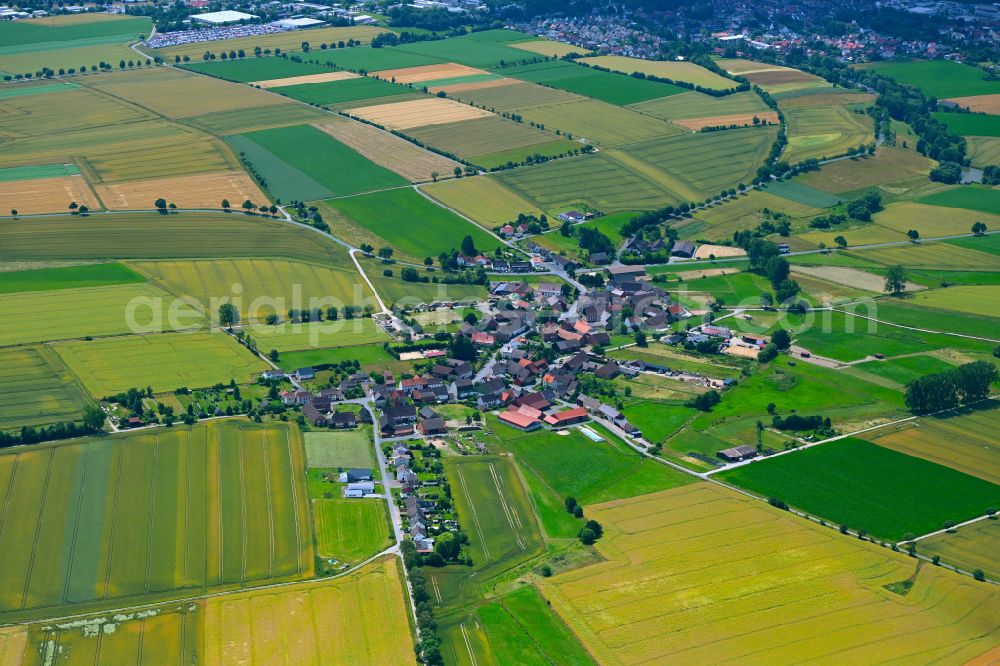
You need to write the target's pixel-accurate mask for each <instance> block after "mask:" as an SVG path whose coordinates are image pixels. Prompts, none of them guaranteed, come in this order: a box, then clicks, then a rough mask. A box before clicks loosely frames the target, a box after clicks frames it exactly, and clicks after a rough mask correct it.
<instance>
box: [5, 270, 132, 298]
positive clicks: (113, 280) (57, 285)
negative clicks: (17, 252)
mask: <svg viewBox="0 0 1000 666" xmlns="http://www.w3.org/2000/svg"><path fill="white" fill-rule="evenodd" d="M145 281H146V278H144V277H143V276H142V275H139V274H138V273H136V272H135V271H133V270H132V269H131V268H128V267H127V266H124V265H122V264H88V265H85V266H66V267H64V268H40V269H37V270H28V271H9V272H5V273H0V294H12V293H14V292H17V291H55V290H56V289H73V288H78V287H103V286H105V285H109V284H132V283H136V282H145Z"/></svg>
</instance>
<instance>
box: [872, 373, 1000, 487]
mask: <svg viewBox="0 0 1000 666" xmlns="http://www.w3.org/2000/svg"><path fill="white" fill-rule="evenodd" d="M925 372H926V371H925ZM998 427H1000V404H998V403H997V401H996V400H989V401H987V402H985V403H980V404H978V405H974V406H972V407H965V408H962V409H960V410H956V411H954V412H948V413H945V414H942V415H940V416H925V417H922V418H920V419H918V420H916V421H913V422H909V423H906V424H903V425H900V426H896V427H888V428H885V429H882V430H876V431H875V432H873V433H872V434H870V435H868V437H869V438H870V439H871V440H872V441H873V442H875V443H876V444H878V445H879V446H884V447H887V448H890V449H892V450H894V451H899V452H900V453H905V454H907V455H911V456H917V457H918V458H924V459H926V460H930V461H931V462H935V463H938V464H939V465H945V466H947V467H951V468H953V469H956V470H958V471H960V472H964V473H965V474H969V475H971V476H978V477H979V478H981V479H985V480H986V481H990V482H992V483H995V484H1000V435H998V433H1000V428H998Z"/></svg>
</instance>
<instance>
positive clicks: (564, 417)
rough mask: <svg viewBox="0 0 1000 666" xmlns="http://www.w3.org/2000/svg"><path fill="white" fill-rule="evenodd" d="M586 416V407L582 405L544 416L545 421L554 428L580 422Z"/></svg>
mask: <svg viewBox="0 0 1000 666" xmlns="http://www.w3.org/2000/svg"><path fill="white" fill-rule="evenodd" d="M588 418H590V417H589V416H588V415H587V410H586V409H584V408H583V407H574V408H573V409H567V410H565V411H562V412H557V413H555V414H549V415H548V416H546V417H545V422H546V423H548V424H549V425H550V426H553V427H555V428H562V427H564V426H568V425H573V424H574V423H582V422H583V421H586V420H587V419H588Z"/></svg>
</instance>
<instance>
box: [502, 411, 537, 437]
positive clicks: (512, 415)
mask: <svg viewBox="0 0 1000 666" xmlns="http://www.w3.org/2000/svg"><path fill="white" fill-rule="evenodd" d="M541 415H542V413H541V412H540V411H538V410H537V409H534V408H533V407H528V406H527V405H522V406H521V407H518V408H511V409H508V410H507V411H505V412H500V420H501V421H503V422H504V423H506V424H507V425H509V426H510V427H512V428H517V429H518V430H523V431H524V432H531V431H532V430H537V429H538V428H541V427H542V422H541V421H539V420H538V419H539V417H541Z"/></svg>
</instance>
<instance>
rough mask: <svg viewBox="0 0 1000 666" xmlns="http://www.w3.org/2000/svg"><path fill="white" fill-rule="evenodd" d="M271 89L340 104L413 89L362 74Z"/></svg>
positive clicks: (303, 97) (407, 91)
mask: <svg viewBox="0 0 1000 666" xmlns="http://www.w3.org/2000/svg"><path fill="white" fill-rule="evenodd" d="M272 90H273V91H275V92H279V93H283V94H285V95H288V96H289V97H291V98H293V99H297V100H301V101H303V102H309V103H310V104H323V105H325V104H341V103H344V102H355V101H358V100H363V99H372V98H375V97H391V96H393V95H408V94H413V93H414V90H413V89H412V88H408V87H407V86H400V85H396V84H394V83H389V82H387V81H382V80H380V79H375V78H372V77H368V76H363V77H360V78H357V79H346V80H344V81H329V82H327V83H303V84H299V85H294V86H280V87H277V88H272Z"/></svg>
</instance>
